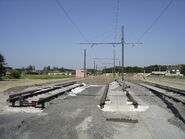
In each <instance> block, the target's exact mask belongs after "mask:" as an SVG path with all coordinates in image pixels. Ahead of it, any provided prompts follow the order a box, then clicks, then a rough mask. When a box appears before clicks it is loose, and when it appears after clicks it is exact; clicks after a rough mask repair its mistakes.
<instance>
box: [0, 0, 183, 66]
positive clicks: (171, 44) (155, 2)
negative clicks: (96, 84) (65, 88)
mask: <svg viewBox="0 0 185 139" xmlns="http://www.w3.org/2000/svg"><path fill="white" fill-rule="evenodd" d="M58 1H59V2H61V4H62V5H63V7H64V8H65V9H66V11H67V12H68V14H69V15H70V16H71V18H72V20H73V21H74V22H75V24H76V25H77V26H78V28H79V29H80V30H81V32H82V33H83V34H84V35H85V37H86V38H87V39H88V40H89V41H90V42H112V41H114V36H115V34H116V31H115V23H116V16H115V15H116V5H117V3H116V0H58ZM168 3H169V0H119V14H118V25H117V29H118V30H117V38H116V39H115V41H120V39H121V38H120V37H121V30H120V29H121V25H122V24H123V25H124V27H125V41H126V42H137V40H138V38H139V37H140V36H141V35H142V33H143V32H144V31H145V30H146V29H147V28H148V27H149V26H150V25H151V24H152V22H153V21H154V19H155V18H156V17H157V16H159V14H160V13H161V11H162V10H163V9H164V7H166V5H167V4H168ZM184 13H185V0H174V1H173V2H172V4H171V5H170V7H169V8H168V9H167V10H166V11H165V13H164V14H163V15H162V16H161V17H160V19H159V20H158V21H157V22H156V24H154V26H153V27H152V29H151V30H150V31H149V32H148V33H147V34H146V35H145V36H144V37H143V38H142V39H141V42H142V43H143V45H139V46H135V47H132V46H125V64H126V65H127V66H128V65H129V66H135V65H136V66H145V65H151V64H185V54H184V53H185V46H184V45H185V15H184ZM81 42H86V40H84V38H83V37H82V36H81V35H80V33H79V32H78V31H77V30H76V28H75V27H74V26H73V25H72V24H71V22H70V21H69V19H68V18H67V17H66V15H65V14H64V12H63V11H62V10H61V9H60V7H59V6H58V5H57V3H56V1H55V0H0V53H2V54H3V55H4V56H5V58H6V62H7V63H8V66H11V67H14V68H21V67H26V66H28V65H35V66H36V68H39V69H41V68H42V67H43V66H48V65H50V66H58V67H66V68H74V69H75V68H82V67H83V49H84V48H86V49H87V67H88V68H92V67H93V58H95V57H98V58H101V57H103V58H112V57H113V47H112V46H107V45H103V46H94V47H93V48H91V47H88V46H82V45H80V44H79V43H81ZM116 58H117V59H120V58H121V47H120V46H117V47H116ZM97 63H98V67H102V66H104V64H102V63H112V61H97ZM117 64H118V62H117ZM109 66H111V65H109Z"/></svg>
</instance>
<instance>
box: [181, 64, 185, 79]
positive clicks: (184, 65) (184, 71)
mask: <svg viewBox="0 0 185 139" xmlns="http://www.w3.org/2000/svg"><path fill="white" fill-rule="evenodd" d="M181 74H183V75H184V76H185V64H183V65H181Z"/></svg>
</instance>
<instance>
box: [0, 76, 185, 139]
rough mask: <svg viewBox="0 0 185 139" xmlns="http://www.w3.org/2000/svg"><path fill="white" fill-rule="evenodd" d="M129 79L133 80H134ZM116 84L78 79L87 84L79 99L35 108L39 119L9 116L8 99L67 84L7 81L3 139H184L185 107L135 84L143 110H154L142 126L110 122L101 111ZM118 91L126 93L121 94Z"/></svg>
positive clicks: (0, 124) (1, 112) (0, 121)
mask: <svg viewBox="0 0 185 139" xmlns="http://www.w3.org/2000/svg"><path fill="white" fill-rule="evenodd" d="M126 78H127V80H128V77H126ZM132 78H133V77H132ZM134 78H135V77H134ZM68 80H74V79H68ZM114 80H115V78H114V77H105V76H97V77H89V78H86V79H77V83H82V82H83V83H85V84H87V86H86V87H85V89H84V90H83V91H82V92H81V93H80V94H79V95H77V96H68V97H66V98H65V97H63V96H61V97H58V98H56V99H54V100H52V101H50V102H49V103H48V104H47V105H46V108H45V109H44V110H42V111H40V110H38V108H35V109H37V110H38V111H37V112H36V113H27V112H15V111H14V112H12V111H9V110H10V109H11V108H12V107H8V103H7V102H6V98H7V97H8V93H9V92H10V91H15V90H16V91H20V90H23V89H24V88H27V87H28V86H38V85H39V84H48V83H54V82H62V81H66V80H46V81H45V80H42V81H38V80H34V81H31V80H27V81H22V80H20V81H4V82H3V83H4V85H1V87H2V88H3V87H4V91H2V93H4V94H5V95H2V97H1V98H0V139H1V138H2V139H32V138H37V139H51V138H52V139H59V138H65V139H73V138H74V139H77V138H79V139H88V138H89V139H99V138H105V139H107V138H110V139H112V138H114V139H121V138H128V139H130V138H139V139H143V138H146V139H153V138H154V139H155V138H156V139H159V138H160V139H163V138H169V139H174V138H180V139H181V138H182V139H184V137H185V132H184V131H185V130H184V129H185V124H184V123H185V120H184V119H185V108H184V105H182V104H179V103H176V102H173V101H172V100H168V99H166V98H163V97H161V96H156V95H154V94H153V93H152V92H150V91H149V90H147V89H146V88H143V87H141V86H138V85H137V84H134V83H128V84H129V85H130V86H131V88H130V91H131V92H132V95H133V97H134V98H135V99H136V100H137V101H138V102H139V104H141V105H142V104H144V105H147V106H149V108H148V109H147V110H146V111H145V112H141V113H136V116H137V117H136V118H137V119H138V120H139V123H137V124H132V123H120V122H107V121H106V117H107V116H109V115H110V113H108V112H103V111H102V110H101V109H99V107H98V105H99V102H100V98H101V96H102V94H103V92H104V88H105V84H107V83H110V82H112V81H114ZM10 84H11V85H10ZM11 87H13V88H11ZM2 90H3V89H2ZM112 91H120V89H119V88H115V89H112ZM66 95H67V94H66ZM115 95H116V94H115ZM117 97H118V98H119V99H118V100H122V99H123V98H122V97H123V96H122V97H121V96H117ZM124 99H126V98H124ZM117 104H118V103H117ZM121 106H122V105H121ZM7 109H8V110H7ZM12 109H13V108H12ZM19 109H22V108H19ZM28 109H29V110H30V111H31V110H34V109H31V108H28ZM111 114H112V113H111ZM120 114H121V115H123V114H122V113H119V115H120ZM124 114H125V115H126V114H128V113H124ZM172 131H173V132H172Z"/></svg>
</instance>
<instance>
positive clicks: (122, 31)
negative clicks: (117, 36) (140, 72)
mask: <svg viewBox="0 0 185 139" xmlns="http://www.w3.org/2000/svg"><path fill="white" fill-rule="evenodd" d="M121 36H122V38H121V46H122V81H123V80H124V26H123V25H122V27H121Z"/></svg>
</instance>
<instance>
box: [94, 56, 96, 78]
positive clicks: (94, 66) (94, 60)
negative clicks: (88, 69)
mask: <svg viewBox="0 0 185 139" xmlns="http://www.w3.org/2000/svg"><path fill="white" fill-rule="evenodd" d="M95 75H96V63H95V60H94V76H95Z"/></svg>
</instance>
